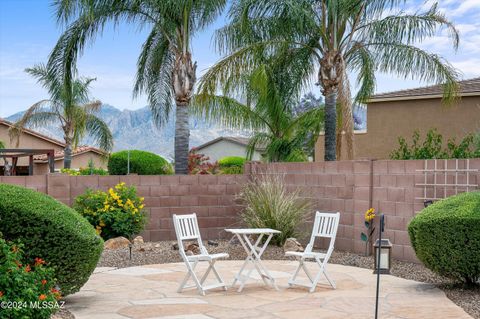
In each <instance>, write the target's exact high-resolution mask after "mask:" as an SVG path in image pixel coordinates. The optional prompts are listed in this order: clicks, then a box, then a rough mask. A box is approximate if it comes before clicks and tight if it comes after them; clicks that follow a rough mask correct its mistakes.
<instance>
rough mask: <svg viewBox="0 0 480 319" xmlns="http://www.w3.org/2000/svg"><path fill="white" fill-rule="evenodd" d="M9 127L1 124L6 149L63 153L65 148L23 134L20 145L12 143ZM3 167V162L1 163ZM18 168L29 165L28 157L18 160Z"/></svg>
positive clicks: (0, 133)
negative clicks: (49, 150) (48, 150)
mask: <svg viewBox="0 0 480 319" xmlns="http://www.w3.org/2000/svg"><path fill="white" fill-rule="evenodd" d="M8 129H9V127H8V126H6V125H3V124H1V123H0V141H2V142H3V143H4V144H5V148H36V149H53V150H55V151H61V150H62V149H63V148H62V147H61V146H60V145H58V144H55V143H51V142H49V141H47V140H44V139H42V138H39V137H36V136H33V135H30V134H27V133H22V135H21V136H20V140H19V144H18V145H17V144H16V141H15V140H14V141H10V136H9V135H8ZM0 164H1V165H3V161H2V162H1V163H0ZM17 165H18V166H25V165H28V157H23V158H20V159H19V160H18V164H17Z"/></svg>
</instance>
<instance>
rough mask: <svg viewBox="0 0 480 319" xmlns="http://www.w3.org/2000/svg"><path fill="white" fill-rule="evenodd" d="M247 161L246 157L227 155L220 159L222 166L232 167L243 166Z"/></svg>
mask: <svg viewBox="0 0 480 319" xmlns="http://www.w3.org/2000/svg"><path fill="white" fill-rule="evenodd" d="M245 161H246V159H245V158H244V157H240V156H226V157H222V158H221V159H220V160H219V161H218V164H219V165H220V167H221V168H225V167H232V166H240V167H243V165H244V164H245Z"/></svg>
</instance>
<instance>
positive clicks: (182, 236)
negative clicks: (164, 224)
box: [173, 214, 228, 296]
mask: <svg viewBox="0 0 480 319" xmlns="http://www.w3.org/2000/svg"><path fill="white" fill-rule="evenodd" d="M173 225H174V226H175V233H176V235H177V240H178V250H179V251H180V255H181V256H182V259H183V261H184V262H185V264H186V266H187V271H188V272H187V275H186V276H185V279H183V281H182V283H181V284H180V287H178V290H177V291H178V292H182V290H183V289H186V288H194V287H196V288H197V289H198V292H199V293H200V294H201V295H204V296H205V291H207V290H209V289H214V288H219V287H223V289H224V290H227V285H225V283H224V282H223V279H222V278H221V277H220V275H219V274H218V272H217V270H216V269H215V261H216V260H217V259H219V258H228V254H226V253H220V254H209V253H208V251H207V249H206V248H205V246H203V243H202V238H201V236H200V230H199V229H198V221H197V214H189V215H173ZM184 240H196V241H197V243H198V247H199V248H200V254H199V255H191V256H187V254H186V253H185V249H184V246H183V241H184ZM201 261H206V262H208V264H209V266H208V268H207V270H206V272H205V274H204V275H203V276H202V277H201V278H200V279H198V277H197V275H196V274H195V267H196V266H197V265H198V263H199V262H201ZM210 271H213V273H214V274H215V277H216V278H217V280H218V283H217V284H213V285H209V286H204V285H203V284H204V282H205V280H206V279H207V277H208V275H209V274H210ZM190 277H191V278H192V279H193V282H194V285H191V286H186V284H187V282H188V280H189V279H190Z"/></svg>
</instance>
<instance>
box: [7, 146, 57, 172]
mask: <svg viewBox="0 0 480 319" xmlns="http://www.w3.org/2000/svg"><path fill="white" fill-rule="evenodd" d="M44 154H46V155H47V157H48V167H49V170H50V173H54V172H55V161H54V159H55V151H54V150H53V149H30V148H2V149H0V158H3V159H6V158H11V159H12V163H11V164H12V168H11V171H10V172H11V175H16V174H15V173H16V166H17V163H18V159H19V158H20V157H28V175H33V156H34V155H44Z"/></svg>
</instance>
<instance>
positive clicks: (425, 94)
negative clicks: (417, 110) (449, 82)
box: [369, 77, 480, 103]
mask: <svg viewBox="0 0 480 319" xmlns="http://www.w3.org/2000/svg"><path fill="white" fill-rule="evenodd" d="M458 84H459V86H460V89H459V95H460V96H465V95H479V96H480V77H478V78H473V79H469V80H464V81H459V82H458ZM442 95H443V86H442V85H441V84H438V85H432V86H425V87H420V88H415V89H408V90H401V91H394V92H387V93H380V94H376V95H373V96H372V97H371V98H370V101H369V103H372V102H380V101H388V100H413V99H422V98H439V97H441V96H442Z"/></svg>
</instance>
